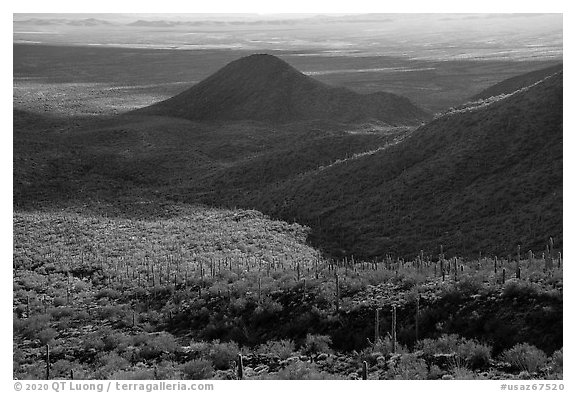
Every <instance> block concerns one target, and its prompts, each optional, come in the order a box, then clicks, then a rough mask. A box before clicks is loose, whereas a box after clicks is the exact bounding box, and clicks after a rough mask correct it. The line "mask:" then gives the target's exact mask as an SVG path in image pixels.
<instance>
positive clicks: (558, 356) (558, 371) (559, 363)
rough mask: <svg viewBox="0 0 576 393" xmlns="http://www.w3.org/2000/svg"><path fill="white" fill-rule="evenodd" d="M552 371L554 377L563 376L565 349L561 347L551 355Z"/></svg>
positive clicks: (560, 377) (559, 377)
mask: <svg viewBox="0 0 576 393" xmlns="http://www.w3.org/2000/svg"><path fill="white" fill-rule="evenodd" d="M550 373H551V377H552V378H553V379H562V378H563V373H564V371H563V350H562V349H560V350H558V351H556V352H554V353H553V354H552V356H551V357H550Z"/></svg>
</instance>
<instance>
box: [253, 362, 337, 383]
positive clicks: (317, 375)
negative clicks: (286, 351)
mask: <svg viewBox="0 0 576 393" xmlns="http://www.w3.org/2000/svg"><path fill="white" fill-rule="evenodd" d="M262 379H281V380H319V379H338V377H337V376H335V375H332V374H327V373H323V372H321V371H319V370H318V367H317V366H316V365H315V364H313V363H307V362H301V361H297V362H294V363H291V364H289V365H288V366H286V367H285V368H283V369H282V370H280V371H278V373H277V374H276V375H264V376H262Z"/></svg>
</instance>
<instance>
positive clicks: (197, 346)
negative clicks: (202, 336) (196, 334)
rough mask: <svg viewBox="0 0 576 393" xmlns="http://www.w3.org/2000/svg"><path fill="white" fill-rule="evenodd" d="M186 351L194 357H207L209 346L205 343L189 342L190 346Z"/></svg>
mask: <svg viewBox="0 0 576 393" xmlns="http://www.w3.org/2000/svg"><path fill="white" fill-rule="evenodd" d="M188 350H189V351H190V352H191V353H192V355H193V356H195V357H200V356H205V355H208V353H209V352H210V344H209V343H207V342H205V341H194V340H192V341H190V345H189V347H188Z"/></svg>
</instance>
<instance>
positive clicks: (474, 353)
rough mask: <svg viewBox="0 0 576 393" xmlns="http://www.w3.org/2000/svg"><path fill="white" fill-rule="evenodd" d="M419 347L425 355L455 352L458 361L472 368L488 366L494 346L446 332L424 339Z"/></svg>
mask: <svg viewBox="0 0 576 393" xmlns="http://www.w3.org/2000/svg"><path fill="white" fill-rule="evenodd" d="M417 348H418V349H420V350H422V351H423V352H424V355H425V356H427V357H431V356H433V355H436V354H451V353H453V354H455V355H456V357H457V361H458V362H461V363H464V364H465V365H467V366H469V367H472V368H482V367H487V366H488V365H489V363H490V356H491V352H492V348H491V347H490V346H488V345H484V344H481V343H479V342H478V341H476V340H468V339H465V338H463V337H460V336H458V335H456V334H444V335H442V336H441V337H439V338H437V339H429V338H427V339H424V340H422V341H420V342H419V343H418V345H417Z"/></svg>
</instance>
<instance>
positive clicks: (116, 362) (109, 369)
mask: <svg viewBox="0 0 576 393" xmlns="http://www.w3.org/2000/svg"><path fill="white" fill-rule="evenodd" d="M96 366H97V368H96V372H95V374H94V376H95V377H96V378H98V379H107V378H108V377H109V376H110V375H111V374H114V373H115V372H117V371H120V370H126V369H128V368H129V367H130V362H128V361H127V360H126V359H124V358H123V357H121V356H119V355H118V354H117V353H116V352H110V353H103V354H99V355H98V356H97V357H96Z"/></svg>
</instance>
